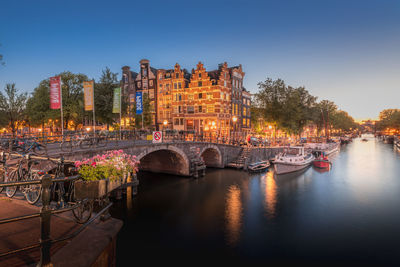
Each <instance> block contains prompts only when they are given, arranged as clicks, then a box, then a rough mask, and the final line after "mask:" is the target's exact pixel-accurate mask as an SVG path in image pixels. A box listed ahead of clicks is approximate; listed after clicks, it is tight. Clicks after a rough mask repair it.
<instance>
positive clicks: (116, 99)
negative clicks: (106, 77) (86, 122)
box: [112, 88, 121, 113]
mask: <svg viewBox="0 0 400 267" xmlns="http://www.w3.org/2000/svg"><path fill="white" fill-rule="evenodd" d="M120 97H121V88H114V98H113V111H112V113H120V111H121V105H120V104H121V99H120Z"/></svg>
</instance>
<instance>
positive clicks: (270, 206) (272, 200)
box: [261, 171, 278, 218]
mask: <svg viewBox="0 0 400 267" xmlns="http://www.w3.org/2000/svg"><path fill="white" fill-rule="evenodd" d="M261 185H262V187H263V189H264V209H265V211H266V213H267V217H268V218H274V217H275V208H276V202H277V200H276V199H277V191H278V187H277V185H276V182H275V179H274V173H273V172H272V171H269V172H267V173H265V174H264V175H263V176H262V177H261Z"/></svg>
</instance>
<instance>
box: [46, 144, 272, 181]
mask: <svg viewBox="0 0 400 267" xmlns="http://www.w3.org/2000/svg"><path fill="white" fill-rule="evenodd" d="M112 149H122V150H123V151H124V152H125V153H128V154H131V155H136V156H137V159H138V160H140V165H139V169H140V170H146V171H152V172H159V173H170V174H175V175H181V176H195V175H196V170H197V169H196V168H197V167H196V163H197V162H199V161H201V159H202V160H203V161H204V164H205V165H206V166H207V167H214V168H224V167H225V166H227V165H228V163H230V162H232V161H233V160H235V159H236V158H237V157H238V156H239V155H240V154H241V152H242V150H243V148H242V147H240V146H234V145H228V144H214V143H206V142H184V141H178V142H171V143H159V144H152V143H141V144H138V143H134V142H124V143H122V144H119V145H118V146H117V145H113V146H112V147H110V146H107V147H104V148H93V149H86V150H82V149H81V150H76V151H74V152H60V151H58V152H56V151H54V152H55V153H54V152H53V153H52V156H61V155H63V156H64V157H65V159H69V160H81V159H83V158H88V157H92V156H94V155H96V154H102V153H103V152H105V151H106V150H112ZM253 151H254V153H252V154H251V155H250V157H249V159H248V161H249V162H254V161H257V160H264V159H269V158H270V157H272V156H274V155H275V154H276V152H278V151H279V149H276V150H274V149H273V148H264V149H260V148H257V149H253V150H252V152H253ZM249 162H248V163H249Z"/></svg>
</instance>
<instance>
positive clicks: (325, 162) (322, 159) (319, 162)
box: [313, 153, 332, 169]
mask: <svg viewBox="0 0 400 267" xmlns="http://www.w3.org/2000/svg"><path fill="white" fill-rule="evenodd" d="M331 165H332V162H330V160H329V159H328V157H327V156H326V155H325V154H324V153H320V154H319V155H318V157H317V158H316V159H314V160H313V166H314V167H316V168H320V169H327V168H330V167H331Z"/></svg>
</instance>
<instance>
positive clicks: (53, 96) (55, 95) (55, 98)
mask: <svg viewBox="0 0 400 267" xmlns="http://www.w3.org/2000/svg"><path fill="white" fill-rule="evenodd" d="M60 93H61V77H60V76H56V77H50V108H51V109H60V108H61V95H60Z"/></svg>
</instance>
